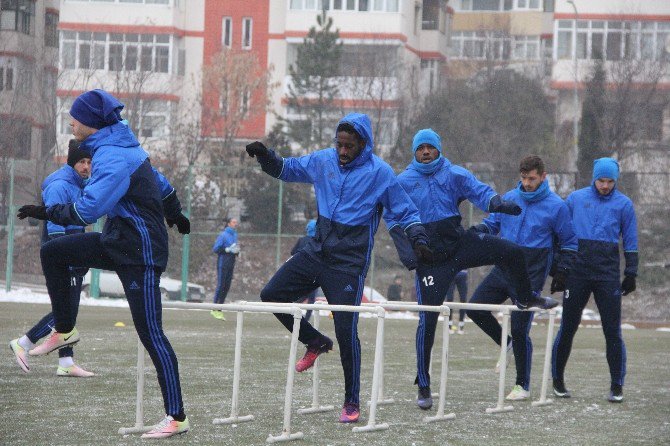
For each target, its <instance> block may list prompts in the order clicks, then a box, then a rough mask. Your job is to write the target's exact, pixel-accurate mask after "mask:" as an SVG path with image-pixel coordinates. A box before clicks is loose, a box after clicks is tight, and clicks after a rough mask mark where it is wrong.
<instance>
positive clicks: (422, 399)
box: [416, 386, 433, 410]
mask: <svg viewBox="0 0 670 446" xmlns="http://www.w3.org/2000/svg"><path fill="white" fill-rule="evenodd" d="M416 405H417V406H419V409H421V410H428V409H430V408H431V407H433V396H432V394H431V392H430V386H428V387H419V396H417V398H416Z"/></svg>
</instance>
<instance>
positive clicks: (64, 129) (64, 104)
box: [56, 98, 74, 135]
mask: <svg viewBox="0 0 670 446" xmlns="http://www.w3.org/2000/svg"><path fill="white" fill-rule="evenodd" d="M73 101H74V98H58V100H57V105H56V107H57V110H58V118H57V120H56V132H58V134H59V135H70V134H72V130H71V129H70V121H71V117H70V108H71V107H72V102H73Z"/></svg>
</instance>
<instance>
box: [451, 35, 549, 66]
mask: <svg viewBox="0 0 670 446" xmlns="http://www.w3.org/2000/svg"><path fill="white" fill-rule="evenodd" d="M519 38H520V39H525V37H519ZM529 39H534V40H531V41H528V42H526V41H525V40H524V41H522V42H521V43H520V47H519V50H518V51H519V55H521V54H523V55H525V54H526V52H527V46H530V48H531V49H532V48H533V43H534V44H535V45H536V47H537V48H539V38H537V37H529ZM511 44H512V38H511V37H510V36H508V35H505V34H503V33H501V32H498V31H461V32H454V33H452V36H451V56H452V57H453V58H454V59H482V60H484V59H486V60H508V59H509V58H510V48H511ZM515 50H516V47H515ZM536 52H537V50H536ZM538 58H539V55H535V56H534V57H533V59H538Z"/></svg>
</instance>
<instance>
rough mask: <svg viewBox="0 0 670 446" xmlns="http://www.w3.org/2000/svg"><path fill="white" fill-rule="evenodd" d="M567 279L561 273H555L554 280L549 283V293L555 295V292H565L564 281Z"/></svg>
mask: <svg viewBox="0 0 670 446" xmlns="http://www.w3.org/2000/svg"><path fill="white" fill-rule="evenodd" d="M566 279H567V276H566V274H565V273H564V272H563V271H557V272H556V273H554V278H553V280H552V281H551V289H550V291H551V292H552V293H555V292H557V291H565V281H566Z"/></svg>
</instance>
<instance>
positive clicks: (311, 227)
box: [305, 219, 316, 237]
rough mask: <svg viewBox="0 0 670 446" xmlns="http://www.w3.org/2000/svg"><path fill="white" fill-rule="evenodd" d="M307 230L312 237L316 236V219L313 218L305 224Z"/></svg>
mask: <svg viewBox="0 0 670 446" xmlns="http://www.w3.org/2000/svg"><path fill="white" fill-rule="evenodd" d="M305 232H306V233H307V235H309V236H310V237H314V236H315V235H316V220H314V219H312V220H310V221H308V222H307V226H305Z"/></svg>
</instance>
